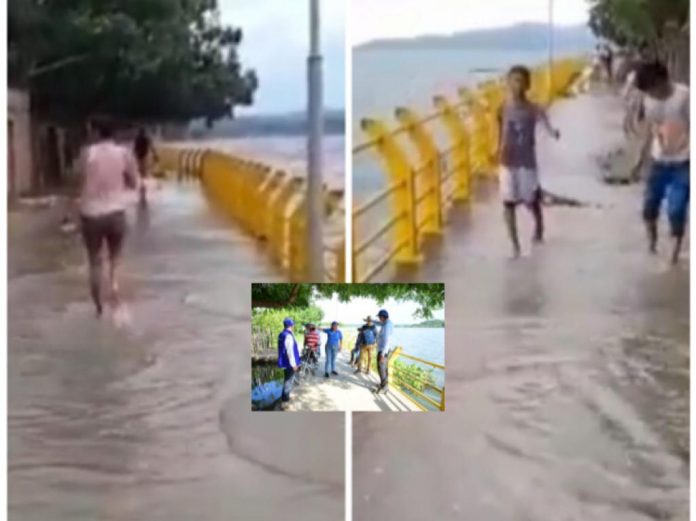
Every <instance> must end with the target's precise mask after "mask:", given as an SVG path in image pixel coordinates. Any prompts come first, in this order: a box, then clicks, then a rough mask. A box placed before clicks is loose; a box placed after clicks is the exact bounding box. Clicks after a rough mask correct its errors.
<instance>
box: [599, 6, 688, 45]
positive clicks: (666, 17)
mask: <svg viewBox="0 0 696 521" xmlns="http://www.w3.org/2000/svg"><path fill="white" fill-rule="evenodd" d="M588 1H589V3H590V27H591V28H592V30H593V31H594V33H595V34H596V35H598V36H600V37H602V38H606V39H607V40H610V41H612V42H615V43H616V44H618V45H621V46H631V47H634V48H647V49H650V50H652V51H653V53H654V54H655V55H656V56H662V55H663V54H664V53H665V50H666V49H665V47H666V46H667V45H668V44H669V41H670V40H671V39H673V38H674V37H675V36H676V33H679V32H680V31H683V30H685V29H686V28H687V27H688V22H689V0H588Z"/></svg>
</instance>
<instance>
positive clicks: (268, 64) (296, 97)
mask: <svg viewBox="0 0 696 521" xmlns="http://www.w3.org/2000/svg"><path fill="white" fill-rule="evenodd" d="M219 5H220V11H221V12H222V19H223V21H224V22H226V23H230V24H232V25H236V26H239V27H241V28H242V29H243V31H244V40H243V42H242V46H241V48H240V51H239V52H240V56H241V58H242V62H243V64H244V65H245V66H247V67H251V68H254V69H256V71H257V73H258V75H259V79H260V87H259V90H258V91H257V95H256V103H255V105H254V107H253V108H252V109H250V110H246V112H247V113H248V112H254V113H279V112H292V111H298V110H304V109H305V106H306V86H305V82H306V76H307V75H306V66H307V65H306V58H307V50H308V45H309V0H219ZM321 8H322V25H323V27H322V46H323V52H324V96H325V104H326V106H327V107H331V108H343V107H344V57H345V16H346V15H345V2H344V0H322V2H321ZM241 113H243V112H241Z"/></svg>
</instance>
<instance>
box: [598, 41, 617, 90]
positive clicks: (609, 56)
mask: <svg viewBox="0 0 696 521" xmlns="http://www.w3.org/2000/svg"><path fill="white" fill-rule="evenodd" d="M599 59H600V62H601V64H602V68H603V69H604V77H605V78H606V81H607V83H608V84H610V85H611V84H612V82H613V81H614V51H613V50H612V48H611V46H610V45H609V44H604V45H603V46H601V48H600V50H599Z"/></svg>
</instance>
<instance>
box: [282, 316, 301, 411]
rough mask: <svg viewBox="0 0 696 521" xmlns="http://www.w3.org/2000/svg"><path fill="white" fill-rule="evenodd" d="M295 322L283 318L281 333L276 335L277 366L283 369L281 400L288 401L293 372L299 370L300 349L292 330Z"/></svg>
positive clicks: (293, 378)
mask: <svg viewBox="0 0 696 521" xmlns="http://www.w3.org/2000/svg"><path fill="white" fill-rule="evenodd" d="M294 326H295V322H294V321H293V320H292V319H291V318H286V319H285V320H283V327H284V328H285V329H283V331H282V333H280V335H278V367H281V368H282V369H283V370H284V371H285V379H284V381H283V396H282V400H283V402H289V401H290V391H292V386H293V384H294V382H295V373H296V372H297V371H299V370H300V364H301V363H302V362H301V360H300V351H299V349H298V348H297V340H295V335H294V334H293V332H292V329H293V327H294Z"/></svg>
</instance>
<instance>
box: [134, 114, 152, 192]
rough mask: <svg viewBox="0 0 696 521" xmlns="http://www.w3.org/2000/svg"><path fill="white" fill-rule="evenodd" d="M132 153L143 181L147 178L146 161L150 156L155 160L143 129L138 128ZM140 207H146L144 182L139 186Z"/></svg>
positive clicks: (150, 144) (148, 139) (148, 138)
mask: <svg viewBox="0 0 696 521" xmlns="http://www.w3.org/2000/svg"><path fill="white" fill-rule="evenodd" d="M133 152H134V153H135V158H136V159H137V160H138V169H139V170H140V175H141V176H142V178H143V180H144V179H146V178H147V177H148V169H147V161H148V158H149V156H150V154H152V155H153V157H154V158H155V160H156V159H157V156H156V154H155V149H154V148H153V146H152V141H151V140H150V137H149V136H148V135H147V130H145V127H140V129H139V130H138V135H137V136H135V142H134V143H133ZM140 205H141V206H147V193H146V186H145V183H144V182H143V183H141V185H140Z"/></svg>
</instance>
